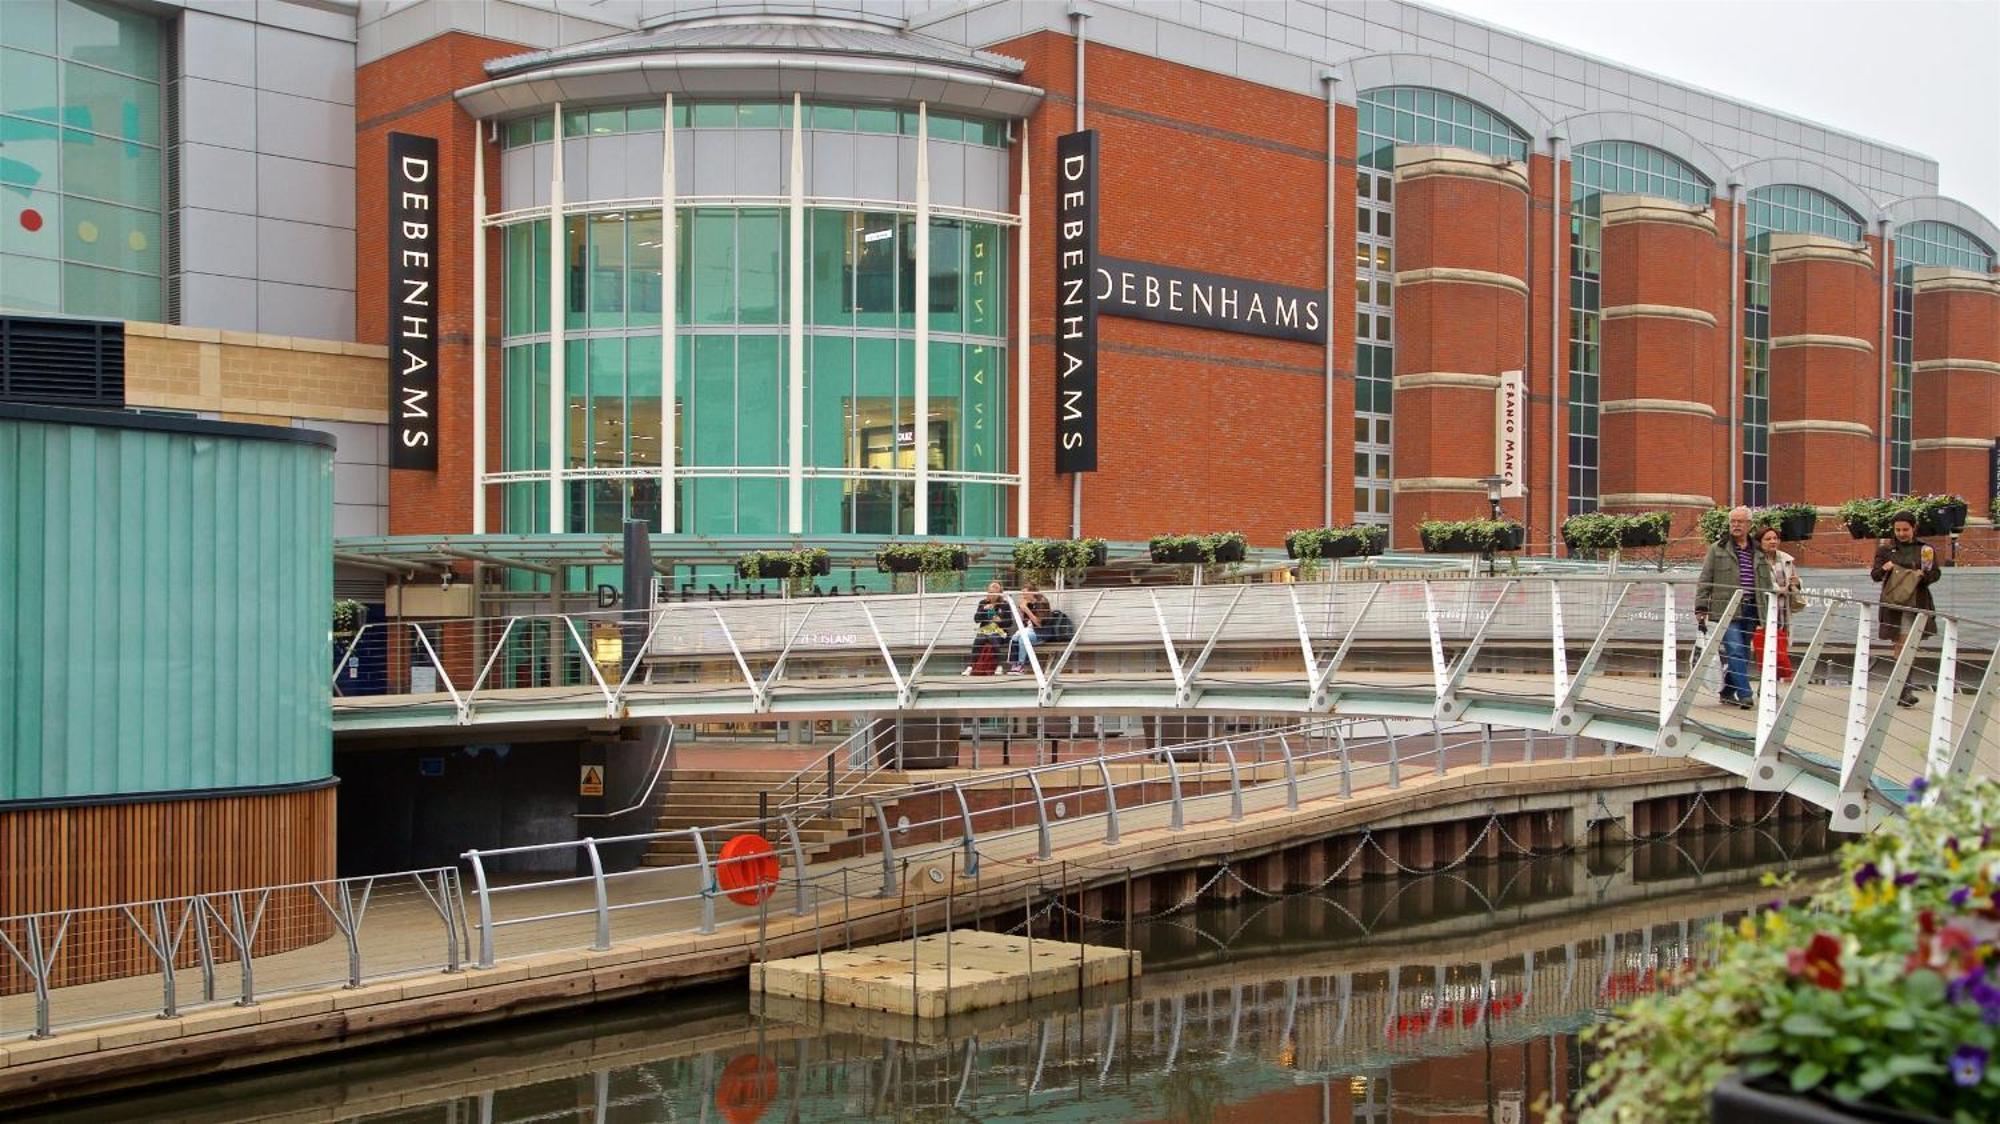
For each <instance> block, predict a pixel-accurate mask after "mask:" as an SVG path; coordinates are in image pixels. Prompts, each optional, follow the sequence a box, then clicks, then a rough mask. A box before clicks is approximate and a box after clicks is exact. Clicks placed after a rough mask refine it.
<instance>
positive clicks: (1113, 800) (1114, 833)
mask: <svg viewBox="0 0 2000 1124" xmlns="http://www.w3.org/2000/svg"><path fill="white" fill-rule="evenodd" d="M1097 771H1098V772H1099V773H1100V774H1102V775H1103V777H1104V841H1105V842H1106V843H1116V842H1118V793H1117V792H1116V791H1115V790H1114V789H1113V788H1112V787H1111V766H1110V765H1108V764H1106V763H1105V761H1104V758H1102V757H1100V758H1098V759H1097Z"/></svg>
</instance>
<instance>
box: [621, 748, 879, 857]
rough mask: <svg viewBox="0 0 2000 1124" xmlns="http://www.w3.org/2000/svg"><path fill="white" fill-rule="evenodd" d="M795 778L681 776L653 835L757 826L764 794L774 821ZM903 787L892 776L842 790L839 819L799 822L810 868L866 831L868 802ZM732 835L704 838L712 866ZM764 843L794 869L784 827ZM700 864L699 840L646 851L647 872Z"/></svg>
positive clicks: (733, 772)
mask: <svg viewBox="0 0 2000 1124" xmlns="http://www.w3.org/2000/svg"><path fill="white" fill-rule="evenodd" d="M794 775H795V774H793V773H790V772H786V771H781V770H757V769H680V770H676V771H675V772H674V773H673V775H672V776H671V778H669V780H668V782H667V793H666V795H665V796H664V797H662V798H661V800H660V804H659V816H658V818H657V819H656V820H655V822H654V825H653V830H655V831H684V830H686V829H688V828H691V827H701V828H712V827H715V826H717V825H720V824H729V823H741V822H743V821H748V820H755V819H756V818H757V811H758V808H757V797H758V794H759V793H762V792H765V791H769V792H770V794H771V798H770V815H771V816H772V818H773V820H774V821H775V820H776V817H777V815H778V809H779V805H781V804H782V803H784V801H785V800H786V799H787V798H788V797H790V796H791V792H792V790H791V782H792V778H793V776H794ZM781 786H782V787H781ZM901 787H903V782H902V781H901V779H900V778H896V777H894V776H893V775H892V774H885V775H883V778H882V779H881V780H879V781H867V782H863V783H859V784H851V785H843V786H842V789H841V797H842V799H841V802H840V805H839V808H838V810H837V814H832V815H829V814H826V813H824V812H814V813H812V814H810V815H809V816H808V817H807V818H804V819H801V820H799V821H797V827H798V833H799V845H800V847H801V849H803V850H804V851H805V859H806V862H807V863H808V864H810V863H811V862H813V861H814V860H815V859H816V858H818V857H819V856H820V855H823V854H825V853H826V852H827V851H828V850H830V849H831V848H832V847H833V845H834V844H835V843H838V842H840V841H841V840H843V839H847V838H849V837H851V836H853V835H855V834H856V833H858V832H860V831H861V830H862V829H863V828H864V827H866V826H867V820H866V818H865V816H864V812H863V809H864V806H865V802H866V799H867V797H869V796H872V795H875V794H877V793H883V792H890V791H893V790H895V789H898V788H901ZM807 795H808V796H810V795H811V794H810V793H808V794H807ZM733 834H735V833H734V832H709V833H707V834H705V835H704V836H703V839H704V841H705V842H706V843H707V844H708V857H709V858H710V859H711V860H713V859H714V858H715V856H716V854H717V852H719V851H720V850H721V849H722V845H723V844H724V843H727V842H728V841H729V836H730V835H733ZM764 837H765V838H766V839H768V840H770V841H771V846H773V847H774V848H776V849H777V850H778V852H779V854H780V857H781V860H782V861H784V862H785V863H787V864H789V863H790V862H791V856H790V855H788V854H785V851H786V850H787V849H788V848H789V847H790V845H791V843H790V840H788V839H787V838H786V837H785V832H784V828H783V826H782V825H780V824H778V823H776V822H773V823H772V824H771V827H770V830H769V831H766V832H764ZM695 860H696V854H695V846H694V840H693V838H691V837H689V836H686V835H676V836H673V837H671V838H667V839H655V840H653V842H652V843H651V844H650V845H649V846H648V847H647V849H646V855H645V859H644V861H645V864H646V865H647V866H680V865H683V864H686V863H692V862H694V861H695Z"/></svg>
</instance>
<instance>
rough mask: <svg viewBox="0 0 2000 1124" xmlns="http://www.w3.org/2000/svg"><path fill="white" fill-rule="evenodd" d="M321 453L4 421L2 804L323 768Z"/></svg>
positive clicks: (326, 594)
mask: <svg viewBox="0 0 2000 1124" xmlns="http://www.w3.org/2000/svg"><path fill="white" fill-rule="evenodd" d="M332 507H333V450H332V449H329V448H327V447H326V446H324V445H320V444H309V443H304V442H297V441H288V440H266V439H259V438H252V437H242V436H225V435H219V434H216V433H187V432H168V431H162V430H159V429H132V428H120V427H112V426H99V425H90V424H68V423H59V422H50V421H43V420H24V419H22V418H21V417H18V416H13V417H0V800H14V799H36V798H56V797H69V796H84V795H95V794H108V793H136V792H160V791H171V790H186V789H205V788H233V787H246V786H257V785H274V784H287V783H295V782H301V781H312V780H318V779H322V778H325V777H327V776H328V775H330V773H331V770H332V730H331V722H330V718H329V708H330V705H331V704H330V701H329V698H328V687H327V672H328V644H327V634H328V619H329V598H330V596H331V592H332V583H333V563H332V556H333V555H332V551H333V539H332Z"/></svg>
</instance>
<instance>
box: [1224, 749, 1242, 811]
mask: <svg viewBox="0 0 2000 1124" xmlns="http://www.w3.org/2000/svg"><path fill="white" fill-rule="evenodd" d="M1222 752H1223V753H1225V754H1227V755H1228V757H1229V822H1230V823H1235V822H1236V821H1238V820H1240V819H1242V818H1243V775H1242V773H1240V772H1239V771H1238V770H1237V768H1236V747H1235V746H1233V745H1230V744H1229V743H1228V742H1223V743H1222Z"/></svg>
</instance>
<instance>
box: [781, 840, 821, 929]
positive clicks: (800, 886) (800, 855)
mask: <svg viewBox="0 0 2000 1124" xmlns="http://www.w3.org/2000/svg"><path fill="white" fill-rule="evenodd" d="M784 823H785V838H786V839H787V840H788V841H789V842H790V844H791V849H792V885H793V887H794V892H795V894H796V895H797V901H796V904H794V906H793V908H792V912H793V913H794V914H795V915H797V916H799V917H804V916H805V915H806V913H807V912H808V911H809V909H810V906H808V905H807V902H806V898H807V894H806V850H805V847H804V845H803V844H801V843H800V841H799V825H798V823H797V822H796V821H794V820H793V819H792V817H791V816H790V815H789V814H788V815H786V816H785V817H784ZM813 929H814V931H815V932H817V931H818V929H819V926H818V925H814V926H813Z"/></svg>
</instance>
